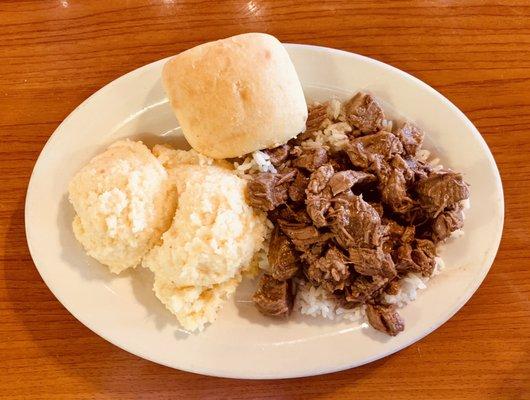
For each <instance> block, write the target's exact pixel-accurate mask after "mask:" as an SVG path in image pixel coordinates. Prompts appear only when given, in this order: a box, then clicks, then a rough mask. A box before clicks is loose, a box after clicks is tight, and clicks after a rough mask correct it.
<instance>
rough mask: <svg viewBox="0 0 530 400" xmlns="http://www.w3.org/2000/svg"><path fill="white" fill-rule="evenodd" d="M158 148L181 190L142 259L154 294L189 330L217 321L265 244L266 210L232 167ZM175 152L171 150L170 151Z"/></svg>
mask: <svg viewBox="0 0 530 400" xmlns="http://www.w3.org/2000/svg"><path fill="white" fill-rule="evenodd" d="M155 153H157V154H159V155H161V156H162V157H163V158H164V162H165V164H166V165H169V164H171V161H173V167H172V169H170V170H169V171H170V175H171V176H172V180H173V182H174V183H175V184H176V187H177V192H178V200H177V204H178V205H177V209H176V212H175V215H174V217H173V223H172V225H171V227H170V228H169V229H168V230H167V231H166V232H165V233H164V234H163V235H162V240H161V243H160V244H159V245H157V246H155V247H154V248H153V249H152V250H151V251H150V252H149V253H148V254H147V255H146V256H145V257H144V259H143V262H142V265H143V266H144V267H146V268H149V269H150V270H151V271H153V273H154V274H155V294H156V295H157V297H158V298H159V299H160V300H161V301H162V302H163V303H164V304H165V305H166V307H167V308H168V309H169V310H170V311H171V312H173V313H174V314H175V315H176V316H177V318H178V320H179V322H180V323H181V324H182V325H183V326H184V327H185V328H186V329H189V330H196V329H198V330H202V329H203V327H204V324H205V323H206V322H213V319H214V318H215V316H216V313H217V310H218V309H219V308H220V305H221V304H222V301H223V300H224V299H226V298H227V297H228V296H229V295H231V294H232V293H233V291H234V290H235V288H236V286H237V283H239V281H240V280H241V274H242V273H243V272H244V270H245V269H247V268H249V267H250V265H251V261H252V259H253V257H254V255H255V253H256V252H257V251H258V250H259V249H260V248H261V246H262V244H263V241H264V238H265V235H266V233H267V228H266V225H265V216H264V214H263V213H262V212H260V211H256V210H253V209H252V207H250V206H249V205H248V204H247V202H246V200H245V191H246V184H247V182H246V181H245V180H243V179H241V178H239V177H238V176H236V175H235V173H234V171H233V170H229V169H227V168H222V167H220V166H218V165H213V160H211V159H210V160H209V161H208V159H207V158H206V157H204V156H200V157H197V158H196V159H195V160H196V161H197V162H200V161H201V160H202V161H203V162H205V163H207V164H209V165H190V164H179V163H178V161H177V160H179V159H180V160H182V162H192V163H193V158H194V157H195V156H196V155H197V153H191V159H190V157H188V156H189V155H190V154H188V156H185V154H184V153H183V152H182V151H181V150H180V151H179V150H170V149H167V148H162V147H157V148H156V151H155ZM171 154H172V155H171Z"/></svg>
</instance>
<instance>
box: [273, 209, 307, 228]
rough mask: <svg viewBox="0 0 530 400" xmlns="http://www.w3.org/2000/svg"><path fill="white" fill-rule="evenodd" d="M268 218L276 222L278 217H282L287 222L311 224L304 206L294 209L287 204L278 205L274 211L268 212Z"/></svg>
mask: <svg viewBox="0 0 530 400" xmlns="http://www.w3.org/2000/svg"><path fill="white" fill-rule="evenodd" d="M269 219H270V220H271V221H273V222H276V221H277V220H278V219H283V220H285V221H287V222H297V223H301V224H304V225H311V217H309V215H308V214H307V212H306V210H305V208H301V209H295V208H293V207H290V206H289V205H285V206H280V207H278V208H276V209H275V210H274V211H271V212H269Z"/></svg>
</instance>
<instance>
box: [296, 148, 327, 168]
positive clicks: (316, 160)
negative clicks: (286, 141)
mask: <svg viewBox="0 0 530 400" xmlns="http://www.w3.org/2000/svg"><path fill="white" fill-rule="evenodd" d="M327 162H328V154H327V152H326V149H324V148H322V147H319V148H315V149H310V150H304V151H303V152H302V154H301V155H300V156H299V157H297V158H296V159H295V160H294V161H293V165H294V166H295V167H298V168H304V169H306V170H308V171H310V172H313V171H315V170H316V169H317V168H318V167H321V166H322V165H324V164H325V163H327Z"/></svg>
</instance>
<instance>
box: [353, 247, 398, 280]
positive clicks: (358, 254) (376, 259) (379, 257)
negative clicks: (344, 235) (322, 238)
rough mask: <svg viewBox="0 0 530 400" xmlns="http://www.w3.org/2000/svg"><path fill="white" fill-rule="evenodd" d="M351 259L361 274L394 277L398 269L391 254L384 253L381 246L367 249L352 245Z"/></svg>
mask: <svg viewBox="0 0 530 400" xmlns="http://www.w3.org/2000/svg"><path fill="white" fill-rule="evenodd" d="M348 252H349V255H350V257H349V260H350V261H351V262H352V263H353V268H354V269H355V271H356V272H357V273H359V274H361V275H368V276H375V275H377V276H382V277H385V278H393V277H394V276H396V269H395V268H394V262H393V261H392V257H390V254H387V253H384V252H383V251H382V250H381V249H380V248H377V249H367V248H358V247H352V248H350V249H349V251H348Z"/></svg>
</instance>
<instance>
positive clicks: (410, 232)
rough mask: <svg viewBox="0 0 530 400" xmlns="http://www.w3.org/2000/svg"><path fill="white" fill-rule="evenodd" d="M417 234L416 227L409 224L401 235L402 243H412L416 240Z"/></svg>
mask: <svg viewBox="0 0 530 400" xmlns="http://www.w3.org/2000/svg"><path fill="white" fill-rule="evenodd" d="M415 236H416V227H415V226H407V227H406V228H405V230H404V231H403V234H402V235H401V238H400V241H401V243H411V242H412V241H413V240H414V237H415Z"/></svg>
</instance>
